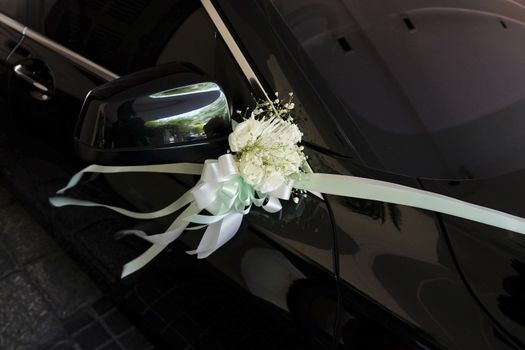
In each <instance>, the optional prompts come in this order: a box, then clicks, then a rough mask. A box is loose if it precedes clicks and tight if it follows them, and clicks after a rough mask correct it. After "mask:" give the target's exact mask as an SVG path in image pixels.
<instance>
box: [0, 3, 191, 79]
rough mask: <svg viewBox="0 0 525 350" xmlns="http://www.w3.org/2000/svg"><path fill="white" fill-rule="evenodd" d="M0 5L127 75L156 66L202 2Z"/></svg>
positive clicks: (12, 15)
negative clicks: (171, 41)
mask: <svg viewBox="0 0 525 350" xmlns="http://www.w3.org/2000/svg"><path fill="white" fill-rule="evenodd" d="M0 6H2V7H1V9H2V11H4V12H6V13H7V14H8V15H10V16H11V17H13V18H15V19H17V20H18V21H20V22H22V23H23V24H25V25H27V26H29V27H30V28H31V29H33V30H36V31H38V32H40V33H41V34H44V35H46V36H47V37H49V38H50V39H53V40H54V41H56V42H58V43H60V44H62V45H64V46H66V47H67V48H69V49H71V50H73V51H75V52H77V53H79V54H81V55H83V56H85V57H87V58H89V59H91V60H92V61H94V62H96V63H98V64H100V65H102V66H103V67H105V68H108V69H109V70H111V71H113V72H115V73H118V74H120V75H123V74H126V73H130V72H133V71H136V70H139V69H141V68H145V67H149V66H152V65H155V63H156V61H157V59H158V57H159V55H160V54H161V52H162V51H163V50H164V47H165V45H166V44H167V42H168V40H169V39H170V38H171V36H172V34H173V33H174V32H175V31H177V29H178V28H179V27H180V26H181V25H182V24H183V23H184V22H185V21H186V19H187V18H188V17H190V16H191V14H193V13H194V12H195V11H196V10H197V9H198V8H199V7H200V4H199V1H196V0H178V1H161V0H156V1H149V0H92V1H83V0H45V1H14V0H4V2H3V3H0ZM195 43H198V41H193V45H195ZM195 46H199V45H195Z"/></svg>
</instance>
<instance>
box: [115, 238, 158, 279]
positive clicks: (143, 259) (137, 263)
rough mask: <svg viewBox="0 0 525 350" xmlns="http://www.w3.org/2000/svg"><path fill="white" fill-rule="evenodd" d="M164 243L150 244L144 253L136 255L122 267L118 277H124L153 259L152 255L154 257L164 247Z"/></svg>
mask: <svg viewBox="0 0 525 350" xmlns="http://www.w3.org/2000/svg"><path fill="white" fill-rule="evenodd" d="M166 247H167V246H166V245H163V244H154V245H152V246H151V247H150V248H149V249H148V250H146V251H145V252H144V253H142V254H141V255H140V256H138V257H136V258H135V259H133V260H131V261H130V262H128V263H127V264H126V265H124V267H123V268H122V274H121V276H120V278H124V277H126V276H128V275H130V274H132V273H134V272H136V271H138V270H140V269H141V268H143V267H144V266H145V265H146V264H147V263H149V262H150V261H151V260H153V258H154V257H156V256H157V255H158V254H159V253H160V252H162V251H163V250H164V248H166Z"/></svg>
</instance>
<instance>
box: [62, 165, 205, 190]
mask: <svg viewBox="0 0 525 350" xmlns="http://www.w3.org/2000/svg"><path fill="white" fill-rule="evenodd" d="M202 167H203V165H202V164H196V163H174V164H157V165H135V166H104V165H96V164H93V165H90V166H88V167H86V168H84V169H82V170H80V171H79V172H78V173H76V174H75V175H73V176H72V177H71V179H70V180H69V182H68V184H67V185H66V187H64V188H62V189H60V190H58V192H57V193H58V194H63V193H64V192H65V191H67V190H68V189H70V188H72V187H75V186H76V185H77V184H78V183H79V182H80V179H81V178H82V175H84V173H101V174H114V173H130V172H147V173H171V174H189V175H200V174H201V173H202Z"/></svg>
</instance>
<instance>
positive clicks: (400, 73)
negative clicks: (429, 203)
mask: <svg viewBox="0 0 525 350" xmlns="http://www.w3.org/2000/svg"><path fill="white" fill-rule="evenodd" d="M440 2H442V3H443V7H439V5H437V4H439V3H440ZM268 4H270V6H272V7H273V8H274V9H275V10H276V11H277V12H278V14H279V16H280V20H279V21H280V22H281V24H282V27H284V28H285V30H283V29H282V28H281V27H279V28H277V27H275V28H276V33H277V34H278V35H280V36H281V38H282V39H283V41H284V42H285V45H286V46H287V47H293V48H300V49H301V50H302V51H303V52H304V53H305V54H306V55H305V56H306V57H308V59H309V60H308V62H306V61H302V62H300V64H301V66H302V68H303V69H304V70H305V73H306V74H308V75H309V76H314V75H315V76H321V77H322V78H323V80H324V82H323V84H325V86H326V87H327V89H324V91H326V94H328V92H329V93H331V94H335V95H336V96H338V98H339V101H340V103H341V104H343V105H344V106H345V108H346V109H347V111H348V113H345V114H339V115H338V119H339V121H340V122H341V125H346V123H347V122H348V123H349V121H351V122H352V123H355V124H356V125H357V126H358V128H359V132H360V133H361V135H362V136H363V137H364V138H365V139H366V140H367V141H368V144H369V146H370V148H371V149H372V150H373V152H374V154H375V155H376V156H377V158H379V159H380V165H379V166H380V167H382V168H384V169H386V170H388V171H391V172H396V173H402V174H405V175H411V176H421V177H431V178H484V177H491V176H496V175H498V174H504V173H510V172H512V171H514V170H517V169H521V168H523V167H525V142H524V138H523V124H522V119H523V118H522V116H523V114H524V113H525V83H524V81H523V79H522V78H521V77H522V76H523V74H524V73H525V68H524V66H523V64H522V62H523V60H525V48H524V47H523V45H521V42H522V38H523V35H524V34H525V27H523V25H521V24H520V23H523V18H525V10H524V9H523V6H522V5H520V4H518V3H517V2H515V3H514V2H513V3H512V4H510V3H509V4H506V3H505V4H504V3H503V2H498V1H479V2H472V3H471V4H470V5H469V8H468V10H467V9H465V8H463V7H461V6H458V7H456V6H455V5H450V2H448V1H435V2H433V5H432V6H430V5H428V2H425V1H423V2H413V1H394V2H392V1H367V0H356V1H343V0H341V1H325V0H271V1H268ZM503 18H505V20H503ZM348 129H349V128H347V130H348ZM347 133H348V134H347V135H348V137H349V138H352V137H353V135H351V134H349V131H347ZM502 140H504V141H503V142H502Z"/></svg>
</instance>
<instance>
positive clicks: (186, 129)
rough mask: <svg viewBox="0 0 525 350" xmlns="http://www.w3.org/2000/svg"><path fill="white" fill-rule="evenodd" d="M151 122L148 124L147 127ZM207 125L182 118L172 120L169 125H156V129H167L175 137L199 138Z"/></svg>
mask: <svg viewBox="0 0 525 350" xmlns="http://www.w3.org/2000/svg"><path fill="white" fill-rule="evenodd" d="M148 123H150V122H146V126H150V125H148ZM204 124H205V123H197V122H196V121H195V119H193V118H180V119H175V120H171V121H170V122H168V123H165V124H160V125H155V127H156V128H162V129H166V130H167V131H168V132H169V133H170V134H171V135H172V136H174V137H182V138H183V139H185V138H186V137H187V136H199V135H202V133H203V131H204Z"/></svg>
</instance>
